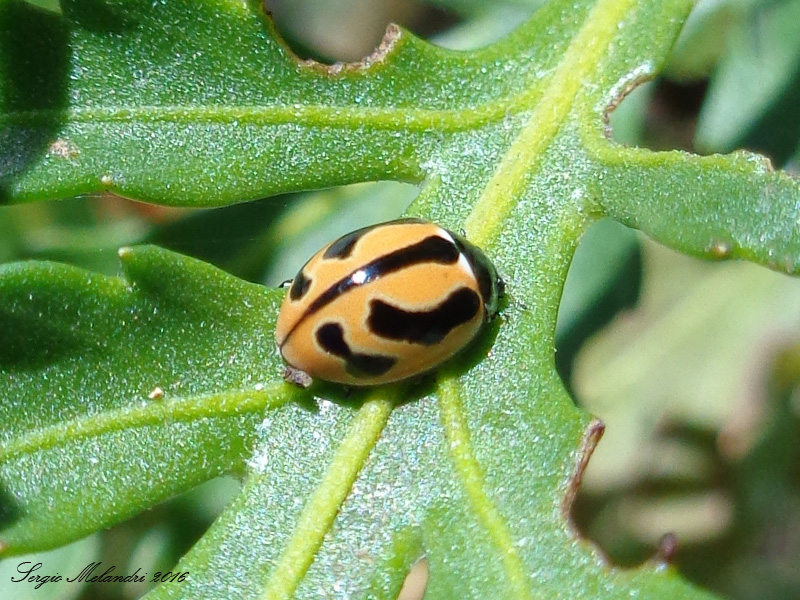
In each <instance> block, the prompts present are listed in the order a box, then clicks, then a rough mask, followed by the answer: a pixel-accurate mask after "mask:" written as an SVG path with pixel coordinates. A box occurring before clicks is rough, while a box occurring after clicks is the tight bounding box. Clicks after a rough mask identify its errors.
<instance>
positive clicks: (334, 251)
mask: <svg viewBox="0 0 800 600" xmlns="http://www.w3.org/2000/svg"><path fill="white" fill-rule="evenodd" d="M371 229H372V228H371V227H367V228H365V229H359V230H358V231H354V232H353V233H348V234H347V235H344V236H342V237H340V238H339V239H338V240H336V241H335V242H333V243H332V244H331V245H330V246H328V249H327V250H325V253H324V254H323V255H322V258H329V259H332V258H337V259H339V260H342V259H345V258H347V257H348V256H350V255H351V254H352V253H353V248H355V245H356V242H358V240H360V239H361V238H362V237H363V236H364V234H366V233H368V232H369V231H370V230H371Z"/></svg>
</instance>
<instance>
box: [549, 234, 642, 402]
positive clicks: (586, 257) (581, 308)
mask: <svg viewBox="0 0 800 600" xmlns="http://www.w3.org/2000/svg"><path fill="white" fill-rule="evenodd" d="M640 283H641V254H640V251H639V240H638V237H637V235H636V233H635V232H634V231H633V230H631V229H628V228H627V227H624V226H622V225H620V224H619V223H617V222H616V221H612V220H610V219H604V220H602V221H600V222H598V223H595V224H594V225H593V226H592V227H590V228H589V230H588V231H587V232H586V233H585V234H584V236H583V237H582V238H581V241H580V244H579V245H578V249H577V250H576V252H575V256H574V258H573V260H572V264H571V265H570V268H569V273H568V275H567V281H566V283H565V285H564V292H563V294H562V295H561V304H560V305H559V309H558V322H557V325H556V355H555V360H556V368H557V369H558V372H559V375H561V379H562V380H563V381H564V384H565V385H566V386H567V389H571V387H572V384H571V379H572V369H573V363H574V360H575V356H576V354H577V352H578V351H579V350H580V348H581V346H582V345H583V344H584V343H585V342H586V340H587V339H588V338H589V337H590V336H592V335H593V334H594V333H595V332H596V331H598V330H599V329H600V328H601V327H603V326H604V325H605V324H606V323H608V322H609V321H610V320H611V319H612V318H614V316H615V315H616V314H617V313H618V312H619V311H621V310H624V309H626V308H630V307H631V306H633V305H634V304H635V302H636V300H637V298H638V295H639V285H640Z"/></svg>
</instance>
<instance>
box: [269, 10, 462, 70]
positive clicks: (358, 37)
mask: <svg viewBox="0 0 800 600" xmlns="http://www.w3.org/2000/svg"><path fill="white" fill-rule="evenodd" d="M266 6H267V10H268V11H269V12H270V13H271V14H272V17H273V20H274V21H275V26H276V27H277V29H278V31H279V32H280V33H281V36H282V37H283V40H284V41H285V42H286V43H287V44H288V45H289V47H290V48H291V49H292V51H293V52H294V53H295V54H296V55H297V56H298V57H300V58H301V59H313V60H316V61H318V62H321V63H323V64H333V63H335V62H337V61H340V62H357V61H359V60H361V59H362V58H364V57H365V56H368V55H369V54H371V53H372V52H373V50H374V49H375V48H377V47H378V46H379V45H380V43H381V40H382V39H383V36H384V33H385V31H386V27H387V25H388V24H389V23H397V24H398V25H401V26H402V27H404V28H407V29H409V30H411V31H413V32H414V33H415V34H416V35H418V36H421V37H429V36H431V35H435V34H436V33H438V32H440V31H444V30H446V29H449V28H450V27H451V26H452V25H453V24H455V23H456V22H458V20H459V19H458V17H457V15H456V14H455V13H452V12H449V11H447V10H445V9H443V8H439V7H435V6H430V5H426V4H424V3H421V2H415V1H412V0H393V1H390V2H385V1H382V0H338V1H335V2H315V1H314V0H267V2H266Z"/></svg>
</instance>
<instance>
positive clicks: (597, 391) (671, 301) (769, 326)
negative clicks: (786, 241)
mask: <svg viewBox="0 0 800 600" xmlns="http://www.w3.org/2000/svg"><path fill="white" fill-rule="evenodd" d="M641 253H642V264H643V279H642V289H641V297H640V299H639V302H638V305H637V306H636V308H634V309H633V310H631V311H627V312H625V313H624V314H620V315H619V316H618V317H617V318H616V319H615V320H614V321H613V322H612V323H611V325H610V326H608V327H606V328H605V329H603V330H602V331H600V332H598V333H597V334H596V335H595V336H594V337H592V338H591V339H589V340H588V342H586V343H585V344H584V345H583V347H582V348H581V349H580V350H579V353H578V354H577V358H576V360H575V362H574V364H573V370H572V379H571V383H572V386H573V388H574V391H575V396H576V397H577V398H578V400H579V402H580V403H581V405H582V406H584V407H585V408H586V410H588V411H589V412H591V413H592V414H594V415H596V416H597V417H599V418H601V419H603V421H604V422H605V424H606V432H605V435H604V437H603V439H602V440H601V442H600V444H599V445H598V447H597V450H596V451H595V453H594V455H593V457H592V459H591V461H590V462H589V465H588V468H587V469H586V471H585V472H584V474H583V482H582V485H581V488H580V490H579V492H578V495H577V498H576V501H575V503H574V504H573V507H572V515H571V516H572V519H573V520H574V522H575V524H576V525H577V527H578V529H579V531H580V532H581V534H582V535H584V536H586V537H588V538H590V539H591V540H593V541H594V542H595V543H597V544H598V545H599V547H600V548H602V550H603V552H604V553H605V554H606V555H607V556H608V557H609V559H610V560H611V561H612V562H613V563H614V564H618V565H624V566H633V565H637V564H639V563H641V562H643V561H645V560H650V559H653V558H654V557H656V559H668V560H669V561H670V562H671V563H672V564H674V565H675V566H677V567H678V568H679V569H680V570H681V571H682V572H683V574H684V575H685V576H687V577H688V578H690V579H691V580H693V581H694V582H695V583H697V584H699V585H702V586H704V587H707V588H710V589H712V590H714V591H716V592H718V593H720V594H721V595H722V596H723V597H727V598H741V599H745V598H761V597H770V598H787V599H788V598H795V597H798V593H800V579H798V578H797V577H796V576H795V575H794V570H793V568H792V567H789V566H788V565H790V564H792V565H794V564H796V561H797V557H798V556H800V503H798V502H797V498H798V497H800V469H798V468H797V464H800V408H798V407H799V406H800V403H799V402H798V401H797V398H798V397H800V394H798V392H797V390H798V389H800V386H798V384H799V383H800V367H799V366H798V365H800V358H798V357H800V310H795V309H794V308H791V307H794V306H796V305H797V302H798V301H800V283H799V282H797V281H796V280H792V279H790V278H788V277H785V276H782V275H780V274H777V273H771V272H768V271H765V270H763V269H759V268H758V267H756V266H754V265H750V264H746V263H742V262H733V261H731V262H726V263H710V262H705V261H700V260H697V259H693V258H690V257H686V256H682V255H679V254H677V253H675V252H672V251H670V250H668V249H666V248H664V247H662V246H658V245H657V244H654V243H653V242H651V241H649V240H646V239H643V240H642V245H641ZM665 534H673V535H672V537H667V538H664V537H663V536H664V535H665ZM673 542H674V543H673ZM765 573H770V576H769V577H767V578H765V577H764V574H765Z"/></svg>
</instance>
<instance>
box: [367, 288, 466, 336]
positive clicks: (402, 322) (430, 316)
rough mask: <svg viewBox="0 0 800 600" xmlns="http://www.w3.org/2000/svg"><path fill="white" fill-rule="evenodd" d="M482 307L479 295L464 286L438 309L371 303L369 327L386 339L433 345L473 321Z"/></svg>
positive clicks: (381, 302) (382, 302)
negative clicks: (407, 307) (418, 309)
mask: <svg viewBox="0 0 800 600" xmlns="http://www.w3.org/2000/svg"><path fill="white" fill-rule="evenodd" d="M480 308H481V300H480V298H479V297H478V294H476V293H475V292H474V291H473V290H471V289H469V288H465V287H461V288H459V289H457V290H456V291H454V292H453V293H451V294H450V295H449V296H448V297H447V299H446V300H444V302H442V303H441V304H439V305H438V306H436V307H435V308H433V309H431V310H426V311H420V312H413V311H408V310H404V309H402V308H398V307H396V306H392V305H391V304H388V303H386V302H384V301H383V300H372V301H371V302H370V311H369V318H368V319H367V325H368V326H369V328H370V330H372V332H373V333H375V334H376V335H379V336H381V337H383V338H389V339H392V340H396V341H404V342H411V343H415V344H423V345H425V346H433V345H434V344H438V343H439V342H441V341H442V340H443V339H444V338H445V336H446V335H447V334H448V333H450V332H451V331H452V330H453V329H455V328H456V327H458V326H459V325H462V324H464V323H467V322H468V321H470V320H471V319H473V318H474V317H475V315H476V314H477V313H478V311H479V310H480Z"/></svg>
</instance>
